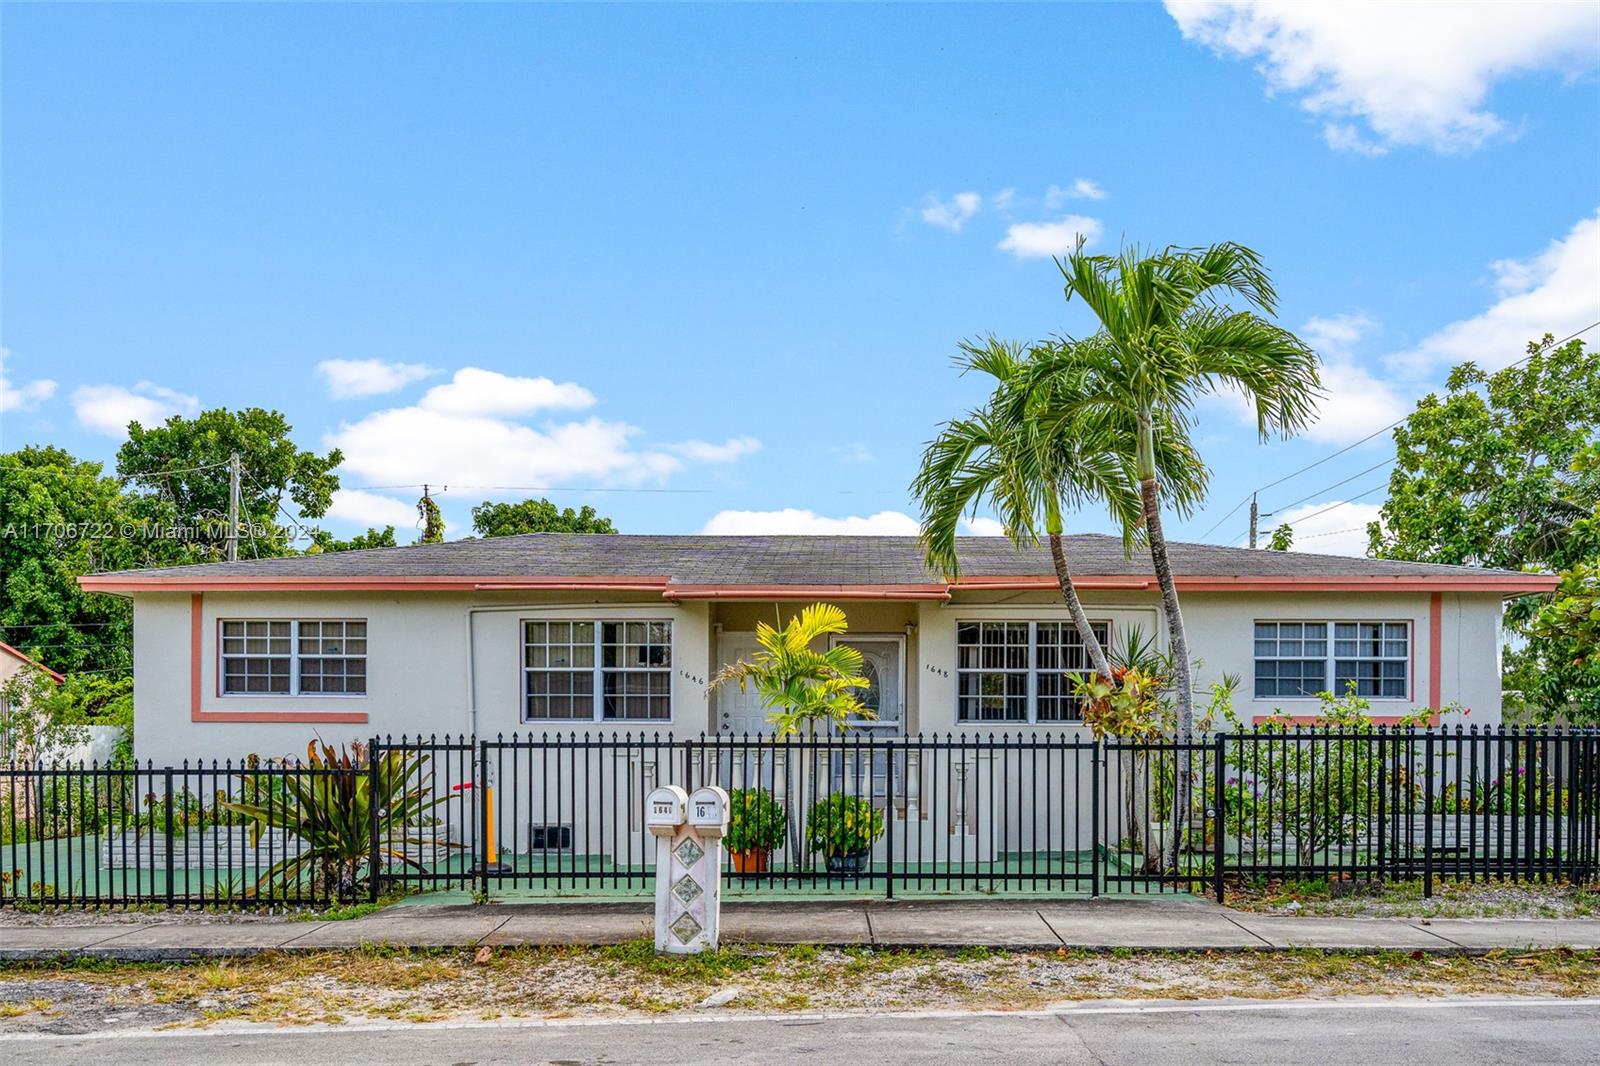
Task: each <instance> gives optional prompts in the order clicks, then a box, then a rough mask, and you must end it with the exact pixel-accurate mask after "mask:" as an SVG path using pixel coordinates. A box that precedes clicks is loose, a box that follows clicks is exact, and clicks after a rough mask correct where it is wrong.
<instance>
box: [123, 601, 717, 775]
mask: <svg viewBox="0 0 1600 1066" xmlns="http://www.w3.org/2000/svg"><path fill="white" fill-rule="evenodd" d="M543 599H544V602H541V603H539V604H528V603H527V602H526V601H525V599H523V598H521V597H520V596H513V595H508V594H493V593H486V594H481V595H474V594H470V593H409V592H408V593H315V594H311V593H277V594H274V593H218V592H212V593H207V594H206V595H205V597H204V599H203V603H202V609H201V630H200V631H201V653H200V666H201V675H200V689H201V709H202V710H204V711H218V712H244V713H252V712H256V713H259V712H285V711H288V712H313V713H340V714H342V713H349V712H365V713H366V714H367V716H368V721H367V722H365V723H309V722H243V721H239V722H226V721H225V722H211V721H202V722H195V721H192V720H191V718H190V690H189V680H190V666H189V664H190V597H189V595H188V594H187V593H185V594H181V595H176V594H158V593H152V594H145V593H140V594H138V595H136V596H135V597H134V751H135V754H136V756H137V757H138V758H139V759H141V760H143V759H154V760H155V761H157V762H167V761H173V762H179V761H182V760H183V759H184V758H189V759H195V758H204V759H212V758H217V759H228V758H232V759H238V758H241V757H242V756H245V755H249V754H257V755H261V756H263V757H276V756H283V755H289V754H297V753H301V752H304V750H305V747H306V744H307V742H308V741H310V740H311V739H312V738H313V737H321V738H323V739H324V740H326V741H328V742H329V743H333V744H338V743H343V742H348V741H351V740H367V739H369V738H371V737H373V736H376V735H385V734H387V735H392V736H396V737H398V736H400V735H402V734H407V735H411V736H416V735H419V734H421V735H429V734H437V735H439V736H444V735H446V734H458V733H467V732H471V731H472V730H473V728H474V721H473V710H474V708H475V709H476V715H477V721H476V728H477V732H478V734H479V735H481V736H492V735H494V734H496V733H500V732H504V733H507V734H510V733H512V732H516V731H518V730H521V731H522V732H524V733H526V732H527V731H528V729H529V726H528V725H526V724H523V723H522V722H521V707H522V696H521V684H522V681H521V679H522V673H521V662H522V653H521V642H520V633H519V625H518V622H519V620H520V619H523V618H534V617H540V616H544V617H548V616H551V615H558V616H562V617H568V618H597V619H600V618H670V619H672V620H673V623H674V624H673V639H674V649H673V662H674V667H673V679H672V701H673V721H672V722H662V723H657V722H634V723H617V724H615V725H613V724H612V723H606V724H605V728H606V729H607V730H608V731H611V730H614V729H615V730H621V731H628V730H634V731H641V732H654V731H661V732H665V731H667V730H668V729H671V730H673V731H674V732H676V733H679V734H689V733H693V734H699V733H700V732H701V731H702V730H704V729H705V728H706V727H707V725H708V724H709V721H710V716H709V713H708V711H707V703H706V696H705V682H706V680H707V678H706V664H708V662H709V660H710V651H709V625H708V623H707V619H708V616H709V611H708V607H707V605H706V604H703V603H698V604H688V605H684V606H676V605H673V604H669V603H665V602H663V601H660V600H656V601H654V602H651V603H643V604H627V603H624V602H617V601H612V602H608V603H604V604H597V603H595V602H594V601H593V599H592V598H591V599H590V600H589V601H587V602H583V601H580V600H578V599H577V598H576V597H573V596H556V595H551V596H546V597H544V598H543ZM223 618H360V619H365V620H366V622H367V694H366V695H365V696H281V695H278V696H266V695H259V696H258V695H250V696H238V695H234V696H223V695H220V694H219V686H218V684H217V665H218V664H217V633H218V625H217V623H218V621H219V620H220V619H223ZM469 646H470V652H469ZM469 662H470V663H472V664H473V665H472V669H471V670H470V682H469V669H468V664H469ZM469 685H470V687H469ZM533 728H534V729H542V728H544V727H542V726H539V725H537V724H535V725H534V726H533ZM550 728H557V727H555V726H551V727H550ZM559 728H562V729H566V728H568V726H567V725H566V724H564V723H563V724H562V725H561V726H560V727H559ZM580 728H581V727H580Z"/></svg>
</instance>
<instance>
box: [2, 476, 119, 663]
mask: <svg viewBox="0 0 1600 1066" xmlns="http://www.w3.org/2000/svg"><path fill="white" fill-rule="evenodd" d="M127 503H128V501H127V500H126V498H125V497H124V496H123V493H122V491H121V488H120V486H119V485H118V483H117V481H116V479H115V478H110V477H105V476H104V475H103V474H102V473H101V466H100V464H99V463H91V462H86V461H83V460H79V459H76V458H74V457H73V456H72V455H70V454H68V453H67V452H65V451H63V450H62V449H60V448H54V447H28V448H23V449H21V450H20V451H15V452H8V453H6V454H4V455H0V593H3V594H0V640H4V641H5V642H6V643H8V644H11V645H12V646H14V647H17V648H20V649H22V650H23V651H24V652H26V653H27V654H29V655H31V656H33V657H34V658H36V659H38V660H39V661H41V662H44V663H47V664H48V665H50V666H51V667H52V668H54V669H56V670H58V671H60V672H63V673H65V672H71V671H76V670H93V671H112V672H118V671H125V670H128V669H131V667H132V663H133V612H132V610H131V609H130V607H129V604H128V601H127V600H125V599H122V598H120V597H116V596H98V595H96V596H90V595H86V594H85V593H84V592H83V591H82V590H81V589H79V588H78V580H77V579H78V577H79V576H80V575H82V574H88V573H93V572H95V571H96V570H118V569H123V568H126V567H132V566H138V565H141V564H142V563H143V562H144V561H145V549H146V544H145V542H144V541H143V540H141V539H140V538H139V537H138V536H137V535H136V531H135V530H134V528H133V525H132V522H133V519H132V516H131V515H130V514H129V511H128V507H127Z"/></svg>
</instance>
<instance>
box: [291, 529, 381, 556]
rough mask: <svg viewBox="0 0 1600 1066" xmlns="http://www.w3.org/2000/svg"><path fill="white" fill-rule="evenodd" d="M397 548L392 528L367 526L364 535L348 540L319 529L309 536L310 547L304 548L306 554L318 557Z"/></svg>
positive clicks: (360, 534) (359, 534)
mask: <svg viewBox="0 0 1600 1066" xmlns="http://www.w3.org/2000/svg"><path fill="white" fill-rule="evenodd" d="M398 546H399V541H397V540H395V539H394V527H393V526H384V527H383V528H382V529H373V528H372V527H371V526H368V527H367V531H366V532H365V533H357V534H356V535H355V536H353V537H351V538H350V539H349V540H340V539H338V538H337V537H335V536H334V535H333V534H332V533H329V532H328V531H327V530H326V529H319V530H317V531H316V532H314V533H312V534H311V545H310V547H308V548H306V554H307V555H319V554H321V553H323V552H350V551H365V550H366V549H367V548H394V547H398Z"/></svg>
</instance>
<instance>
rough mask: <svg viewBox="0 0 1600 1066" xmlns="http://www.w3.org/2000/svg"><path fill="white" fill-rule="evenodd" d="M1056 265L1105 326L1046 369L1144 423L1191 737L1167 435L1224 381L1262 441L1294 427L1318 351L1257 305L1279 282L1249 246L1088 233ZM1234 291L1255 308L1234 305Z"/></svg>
mask: <svg viewBox="0 0 1600 1066" xmlns="http://www.w3.org/2000/svg"><path fill="white" fill-rule="evenodd" d="M1056 265H1057V267H1059V268H1060V270H1061V274H1062V277H1063V278H1065V280H1066V290H1065V291H1066V297H1067V299H1068V300H1069V301H1070V300H1072V299H1073V297H1077V298H1078V299H1081V300H1082V301H1083V302H1084V304H1085V305H1086V306H1087V307H1088V308H1089V310H1090V311H1091V312H1093V313H1094V316H1095V318H1096V319H1098V320H1099V323H1100V330H1099V332H1097V333H1096V334H1095V335H1094V336H1093V337H1092V338H1090V339H1089V340H1088V341H1087V342H1084V343H1079V344H1072V345H1067V346H1062V347H1060V348H1058V349H1056V350H1055V353H1054V355H1055V359H1054V360H1053V361H1054V363H1055V365H1054V366H1053V367H1050V368H1046V369H1047V372H1053V373H1054V374H1057V375H1060V376H1062V377H1064V378H1066V379H1068V380H1071V381H1074V382H1086V383H1088V389H1089V391H1091V392H1092V393H1094V394H1095V395H1093V396H1092V397H1088V398H1086V399H1087V402H1088V403H1089V405H1090V406H1093V407H1097V408H1100V409H1103V410H1107V411H1117V412H1120V413H1121V414H1123V415H1124V416H1125V417H1128V418H1130V419H1132V420H1133V422H1134V424H1135V440H1134V466H1135V474H1136V477H1137V478H1138V485H1139V500H1140V511H1141V518H1142V521H1143V527H1144V533H1145V539H1146V541H1147V542H1148V544H1149V546H1150V561H1151V564H1152V565H1153V567H1154V568H1155V573H1156V581H1157V583H1158V584H1159V585H1160V588H1161V603H1162V608H1163V610H1164V611H1165V613H1166V616H1167V628H1168V638H1169V643H1170V648H1169V651H1170V653H1171V655H1172V658H1173V666H1174V682H1175V686H1176V689H1177V692H1176V695H1177V700H1178V723H1177V724H1178V731H1179V733H1180V734H1181V735H1182V736H1183V737H1184V738H1185V739H1187V738H1188V737H1190V736H1191V735H1192V733H1193V731H1194V682H1193V670H1192V667H1191V664H1190V661H1189V640H1188V636H1187V635H1186V633H1185V630H1184V626H1183V612H1182V610H1181V609H1180V607H1179V605H1178V590H1177V586H1176V584H1175V583H1174V581H1173V576H1172V564H1171V562H1170V561H1169V560H1168V557H1167V541H1166V536H1165V534H1164V533H1163V531H1162V525H1161V486H1160V477H1159V474H1160V467H1159V463H1158V461H1157V455H1158V452H1159V448H1160V443H1161V442H1160V438H1161V437H1162V436H1164V435H1166V434H1170V433H1173V432H1184V431H1186V430H1187V428H1188V425H1189V419H1190V417H1191V414H1192V410H1193V406H1194V402H1195V400H1196V398H1197V397H1199V396H1200V395H1202V394H1205V393H1208V392H1214V391H1218V390H1221V389H1232V390H1236V391H1238V392H1240V393H1242V394H1243V395H1244V397H1245V398H1246V400H1248V401H1249V402H1250V403H1251V405H1252V406H1253V407H1254V408H1255V412H1256V424H1257V430H1258V432H1259V433H1260V435H1261V437H1262V439H1263V440H1265V439H1267V438H1268V437H1269V436H1270V435H1271V434H1272V433H1279V434H1281V435H1283V436H1289V435H1292V434H1293V433H1294V432H1295V431H1297V430H1299V429H1301V428H1303V427H1304V426H1305V425H1306V424H1307V423H1308V422H1309V421H1310V420H1311V417H1312V415H1313V414H1314V413H1315V411H1316V405H1317V400H1318V398H1319V396H1320V395H1321V392H1320V381H1319V379H1318V375H1317V357H1316V353H1314V352H1313V351H1312V350H1311V349H1310V348H1309V347H1308V346H1307V345H1306V344H1305V343H1304V342H1303V341H1301V340H1300V338H1298V337H1296V336H1295V335H1294V334H1293V333H1291V332H1290V331H1289V330H1286V329H1284V328H1283V327H1281V326H1278V325H1275V324H1273V323H1271V322H1269V321H1267V320H1266V319H1265V318H1263V317H1262V314H1258V313H1256V312H1257V311H1259V312H1261V313H1263V314H1267V315H1270V314H1273V313H1274V311H1275V309H1276V304H1277V293H1276V291H1275V290H1274V289H1273V286H1272V279H1271V277H1270V275H1269V274H1268V273H1267V271H1266V269H1265V268H1264V267H1262V265H1261V258H1260V256H1258V255H1257V254H1256V253H1255V252H1253V251H1251V250H1250V249H1249V248H1246V247H1244V246H1242V245H1238V244H1233V243H1222V244H1214V245H1211V246H1210V247H1208V248H1177V247H1169V248H1166V249H1164V250H1162V251H1160V252H1156V253H1153V254H1145V253H1144V252H1142V251H1141V250H1140V249H1139V248H1137V247H1129V248H1126V249H1124V250H1123V251H1122V252H1121V253H1120V254H1118V255H1115V256H1106V255H1085V254H1083V248H1082V245H1081V243H1080V245H1079V248H1078V250H1077V251H1076V252H1075V253H1073V254H1071V255H1068V256H1066V257H1064V258H1061V259H1057V260H1056ZM1229 296H1233V297H1237V298H1239V299H1240V300H1242V301H1243V302H1244V303H1245V304H1246V305H1247V307H1249V308H1251V310H1242V311H1241V310H1234V309H1233V308H1231V307H1229V306H1228V305H1227V304H1226V303H1225V302H1224V301H1225V300H1226V298H1227V297H1229Z"/></svg>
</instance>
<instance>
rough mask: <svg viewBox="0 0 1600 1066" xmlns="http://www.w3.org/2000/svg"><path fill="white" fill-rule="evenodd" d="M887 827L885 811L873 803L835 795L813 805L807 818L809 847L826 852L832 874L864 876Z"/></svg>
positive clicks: (823, 854) (858, 797)
mask: <svg viewBox="0 0 1600 1066" xmlns="http://www.w3.org/2000/svg"><path fill="white" fill-rule="evenodd" d="M883 828H884V823H883V812H881V811H879V810H878V809H877V808H876V807H874V806H873V805H872V803H871V801H870V800H866V799H863V798H862V797H860V796H847V795H845V794H843V793H835V794H833V795H831V796H829V797H828V798H827V799H823V800H818V801H817V802H816V803H815V804H813V805H812V807H811V812H810V813H809V814H808V815H807V816H806V846H807V847H808V848H810V849H811V850H812V851H820V852H821V853H822V857H823V859H824V860H826V862H827V864H828V872H829V873H836V874H850V873H860V872H861V871H862V870H863V869H865V868H866V865H867V856H868V855H869V854H870V853H871V851H872V845H873V844H874V843H876V842H877V840H878V838H879V837H881V836H883Z"/></svg>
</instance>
